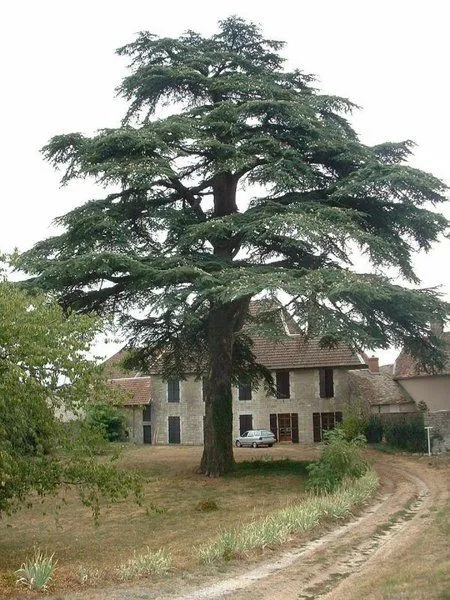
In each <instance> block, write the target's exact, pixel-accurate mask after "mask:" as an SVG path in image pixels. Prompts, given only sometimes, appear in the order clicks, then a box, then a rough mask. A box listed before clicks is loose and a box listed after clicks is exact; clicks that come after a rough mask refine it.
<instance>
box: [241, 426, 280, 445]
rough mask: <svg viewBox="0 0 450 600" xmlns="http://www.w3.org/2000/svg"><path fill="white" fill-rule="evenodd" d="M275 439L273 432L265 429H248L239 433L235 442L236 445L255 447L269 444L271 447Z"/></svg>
mask: <svg viewBox="0 0 450 600" xmlns="http://www.w3.org/2000/svg"><path fill="white" fill-rule="evenodd" d="M276 441H277V440H276V439H275V436H274V434H273V433H272V432H271V431H268V430H267V429H250V431H246V432H245V433H243V434H242V435H240V436H239V437H238V438H237V440H236V442H235V444H236V446H238V447H240V446H252V447H253V448H257V447H258V446H269V448H271V447H272V446H273V445H274V444H275V442H276Z"/></svg>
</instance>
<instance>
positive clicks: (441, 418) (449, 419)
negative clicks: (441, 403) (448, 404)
mask: <svg viewBox="0 0 450 600" xmlns="http://www.w3.org/2000/svg"><path fill="white" fill-rule="evenodd" d="M424 421H425V426H427V427H432V428H433V429H431V431H430V434H431V438H432V439H433V438H434V439H433V445H432V449H433V452H442V451H445V450H446V451H450V410H438V411H436V412H426V413H425V415H424ZM436 434H438V436H439V437H442V439H438V438H437V437H436Z"/></svg>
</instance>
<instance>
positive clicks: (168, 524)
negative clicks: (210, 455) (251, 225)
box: [0, 445, 317, 597]
mask: <svg viewBox="0 0 450 600" xmlns="http://www.w3.org/2000/svg"><path fill="white" fill-rule="evenodd" d="M201 453H202V448H199V447H183V446H171V447H163V446H159V447H154V446H147V445H145V446H130V447H126V448H125V450H124V453H123V455H122V458H121V460H120V464H121V466H122V467H124V468H127V469H132V470H136V471H138V472H139V473H140V474H141V475H142V476H143V477H144V478H145V480H146V483H145V485H144V499H143V503H142V506H137V505H136V504H135V503H134V502H133V501H132V500H130V501H127V502H121V503H119V504H115V505H112V506H105V507H104V508H103V510H102V513H101V518H100V525H99V526H98V527H95V526H94V523H93V519H92V515H91V513H90V511H89V509H87V508H85V507H83V506H82V505H81V504H80V502H79V500H78V498H77V496H76V494H75V493H74V492H73V491H72V490H67V491H66V492H65V494H64V497H62V498H53V497H50V498H46V499H44V500H43V501H41V500H40V499H37V500H36V501H35V502H34V504H33V506H32V507H28V508H24V509H22V510H21V511H20V512H18V513H17V514H15V515H13V516H11V517H5V518H4V519H3V520H2V521H0V597H3V596H6V595H8V594H11V595H12V594H14V593H17V588H16V587H15V586H14V576H13V574H12V573H13V571H14V570H15V569H18V568H19V567H20V565H21V563H22V562H23V561H24V560H25V558H26V557H28V556H31V555H32V554H33V547H34V546H37V547H39V548H41V549H43V550H46V551H48V552H49V553H53V552H54V553H55V558H56V559H57V560H58V568H57V572H56V577H55V581H54V585H53V586H52V589H53V590H54V591H57V590H62V589H75V588H77V587H78V586H79V585H80V575H79V572H80V568H82V569H84V570H89V571H91V572H92V571H93V570H97V575H98V576H99V578H100V579H103V578H104V579H106V580H108V581H109V582H111V579H112V578H113V576H114V574H113V571H114V569H115V568H116V567H118V566H119V565H120V564H122V563H123V562H125V561H126V560H127V559H128V558H130V557H132V555H133V552H134V551H135V550H136V551H137V552H141V551H143V550H145V548H146V547H147V546H148V547H149V548H150V549H152V550H157V549H159V548H165V549H166V550H167V551H169V552H170V553H171V554H172V556H173V567H174V568H175V569H177V570H178V569H186V568H189V567H190V566H192V565H194V564H196V563H197V561H198V559H197V554H196V552H195V551H194V549H195V547H198V546H202V545H204V544H205V543H208V542H211V541H212V540H213V539H214V538H215V537H217V535H218V533H219V531H220V529H221V528H227V529H228V528H230V527H233V526H236V527H239V525H240V524H243V523H247V522H249V521H251V520H253V519H255V518H258V517H262V516H265V515H266V514H267V513H269V512H270V511H273V510H275V509H277V508H281V507H285V506H287V505H289V504H292V503H294V502H296V503H298V502H299V500H300V499H301V496H302V494H303V489H304V481H305V464H306V463H305V462H302V461H305V460H312V459H314V458H316V457H317V450H315V449H312V448H311V449H309V450H305V449H304V448H302V449H301V450H300V448H299V447H298V446H294V447H293V446H292V445H290V446H279V447H277V448H272V449H263V448H258V449H252V448H249V449H243V448H240V449H237V451H236V459H237V461H238V468H237V470H236V472H235V473H233V474H232V475H229V476H227V477H224V478H221V479H210V478H206V477H202V476H200V475H197V474H196V472H195V471H196V467H197V466H198V464H199V461H200V457H201ZM286 457H288V458H290V460H286ZM255 461H256V462H255ZM278 461H282V462H278ZM207 501H212V502H215V503H216V504H217V507H218V508H217V510H212V511H206V510H199V507H200V506H201V505H202V503H207Z"/></svg>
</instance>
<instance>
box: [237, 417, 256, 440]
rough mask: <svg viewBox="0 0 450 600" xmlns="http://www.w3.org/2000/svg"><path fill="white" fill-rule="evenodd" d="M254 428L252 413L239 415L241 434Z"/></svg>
mask: <svg viewBox="0 0 450 600" xmlns="http://www.w3.org/2000/svg"><path fill="white" fill-rule="evenodd" d="M252 428H253V417H252V415H239V435H242V434H243V433H245V432H246V431H249V430H250V429H252Z"/></svg>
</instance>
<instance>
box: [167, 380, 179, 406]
mask: <svg viewBox="0 0 450 600" xmlns="http://www.w3.org/2000/svg"><path fill="white" fill-rule="evenodd" d="M167 401H168V402H179V401H180V382H179V381H178V379H169V381H168V382H167Z"/></svg>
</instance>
